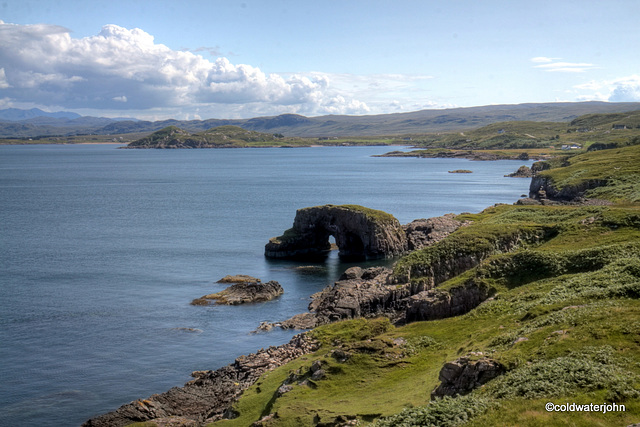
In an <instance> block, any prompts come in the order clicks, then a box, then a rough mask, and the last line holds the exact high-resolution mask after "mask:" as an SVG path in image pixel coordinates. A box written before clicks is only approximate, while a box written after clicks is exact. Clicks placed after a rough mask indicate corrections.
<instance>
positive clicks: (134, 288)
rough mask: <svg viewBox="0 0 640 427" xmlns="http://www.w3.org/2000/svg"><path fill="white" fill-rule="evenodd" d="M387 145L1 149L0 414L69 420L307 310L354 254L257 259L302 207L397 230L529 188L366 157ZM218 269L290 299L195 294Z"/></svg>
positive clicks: (511, 166) (227, 358)
mask: <svg viewBox="0 0 640 427" xmlns="http://www.w3.org/2000/svg"><path fill="white" fill-rule="evenodd" d="M389 150H390V149H389V148H384V147H358V148H355V147H354V148H344V147H341V148H301V149H229V150H123V149H118V146H114V145H76V146H65V145H61V146H51V145H49V146H0V244H1V245H0V263H1V264H0V269H1V270H0V378H1V379H2V381H0V425H2V426H5V425H6V426H9V425H16V426H17V425H20V426H36V425H37V426H67V425H68V426H74V425H79V424H81V423H82V422H83V421H85V420H86V419H88V418H90V417H92V416H94V415H97V414H100V413H103V412H106V411H109V410H113V409H116V408H117V407H118V406H120V405H122V404H124V403H127V402H129V401H132V400H134V399H136V398H142V397H147V396H149V395H151V394H153V393H159V392H163V391H165V390H167V389H169V388H171V387H173V386H180V385H182V384H183V383H184V382H186V381H187V380H189V374H190V373H191V371H194V370H202V369H216V368H218V367H220V366H223V365H225V364H228V363H230V362H232V361H233V359H234V358H235V357H237V356H239V355H240V354H246V353H251V352H254V351H256V350H258V349H260V348H261V347H266V346H269V345H277V344H281V343H284V342H286V341H288V340H289V339H290V337H291V336H292V335H293V334H294V333H295V332H285V331H273V332H270V333H262V334H251V331H252V330H254V329H255V328H256V327H257V326H258V325H259V324H260V322H261V321H277V320H284V319H286V318H288V317H290V316H292V315H294V314H296V313H301V312H304V311H306V307H307V304H308V302H309V296H310V295H311V294H313V293H314V292H317V291H318V290H320V289H322V288H323V287H325V286H326V285H327V284H329V283H332V282H333V281H334V280H335V279H336V278H337V277H338V276H339V275H340V274H341V273H342V271H343V270H344V269H345V268H347V267H348V266H349V265H353V264H343V263H340V262H339V260H338V259H337V256H336V255H335V253H333V254H332V255H331V256H330V257H329V259H328V260H327V261H326V262H324V263H321V264H318V265H317V267H319V268H316V269H313V270H311V271H310V270H308V269H307V270H305V269H295V267H298V266H302V265H306V264H307V263H296V262H291V261H269V260H267V259H265V258H264V256H263V251H264V245H265V243H266V242H267V241H268V239H269V237H272V236H276V235H279V234H280V233H281V232H282V231H284V230H285V229H287V228H289V227H290V226H291V225H292V223H293V218H294V216H295V211H296V209H298V208H301V207H307V206H316V205H322V204H327V203H332V204H347V203H348V204H360V205H364V206H367V207H370V208H374V209H381V210H384V211H386V212H389V213H391V214H393V215H395V216H396V218H398V219H399V220H400V222H402V223H408V222H410V221H411V220H413V219H416V218H428V217H432V216H438V215H442V214H445V213H448V212H455V213H460V212H478V211H480V210H482V209H484V208H485V207H487V206H489V205H492V204H494V203H499V202H501V203H513V202H514V201H516V200H517V199H518V198H519V197H520V195H521V194H523V193H527V191H528V185H529V180H527V179H516V178H505V177H503V175H505V174H506V173H510V172H512V171H514V170H516V169H517V168H518V167H519V166H521V165H522V164H524V163H530V162H522V161H500V162H472V161H467V160H460V159H416V158H377V157H371V156H372V155H373V154H381V153H384V152H387V151H389ZM452 169H470V170H473V173H472V174H449V173H448V172H447V171H449V170H452ZM227 274H249V275H252V276H255V277H259V278H261V279H262V280H263V281H266V280H277V281H279V282H280V283H281V284H282V286H283V287H284V289H285V293H284V295H283V296H282V297H280V298H279V299H277V300H275V301H271V302H267V303H263V304H256V305H246V306H234V307H225V306H213V307H201V306H191V305H190V304H189V303H190V301H191V300H192V299H194V298H197V297H200V296H202V295H204V294H208V293H212V292H216V291H219V290H221V289H224V287H225V286H224V285H220V284H217V283H215V282H216V281H217V280H218V279H220V278H221V277H223V276H225V275H227ZM188 328H191V329H188Z"/></svg>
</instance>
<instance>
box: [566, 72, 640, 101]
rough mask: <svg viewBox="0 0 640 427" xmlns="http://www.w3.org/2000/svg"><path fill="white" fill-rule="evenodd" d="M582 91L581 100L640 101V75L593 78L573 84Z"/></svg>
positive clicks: (579, 96) (578, 98) (579, 97)
mask: <svg viewBox="0 0 640 427" xmlns="http://www.w3.org/2000/svg"><path fill="white" fill-rule="evenodd" d="M573 88H574V89H576V90H577V91H578V92H588V93H580V94H579V95H578V96H577V100H579V101H587V100H596V101H610V102H640V75H637V74H634V75H631V76H626V77H620V78H617V79H613V80H602V81H595V80H592V81H590V82H587V83H583V84H579V85H575V86H573Z"/></svg>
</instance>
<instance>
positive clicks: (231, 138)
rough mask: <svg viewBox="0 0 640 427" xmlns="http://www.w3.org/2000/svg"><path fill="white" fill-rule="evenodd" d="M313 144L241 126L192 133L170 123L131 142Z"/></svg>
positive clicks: (214, 145)
mask: <svg viewBox="0 0 640 427" xmlns="http://www.w3.org/2000/svg"><path fill="white" fill-rule="evenodd" d="M288 145H309V142H308V141H305V140H302V139H300V138H285V137H284V136H282V135H280V134H268V133H262V132H256V131H250V130H246V129H243V128H240V127H238V126H231V125H225V126H218V127H215V128H212V129H209V130H206V131H204V132H198V133H193V134H192V133H190V132H188V131H186V130H184V129H180V128H178V127H176V126H167V127H165V128H163V129H161V130H159V131H157V132H154V133H152V134H151V135H149V136H146V137H144V138H141V139H139V140H137V141H134V142H132V143H131V144H129V145H128V147H129V148H232V147H281V146H288Z"/></svg>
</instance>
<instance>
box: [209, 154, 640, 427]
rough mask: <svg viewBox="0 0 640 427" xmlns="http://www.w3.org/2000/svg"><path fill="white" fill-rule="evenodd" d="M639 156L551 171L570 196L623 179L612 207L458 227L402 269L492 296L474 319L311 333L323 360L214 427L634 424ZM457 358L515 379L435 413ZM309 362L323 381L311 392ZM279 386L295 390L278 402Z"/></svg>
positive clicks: (505, 210)
mask: <svg viewBox="0 0 640 427" xmlns="http://www.w3.org/2000/svg"><path fill="white" fill-rule="evenodd" d="M638 148H639V147H629V148H622V149H615V150H608V151H598V152H592V153H587V154H583V155H580V156H576V157H572V158H569V159H566V158H565V159H561V160H554V161H552V162H550V164H549V167H553V168H551V169H549V170H548V171H546V172H545V174H549V175H548V176H553V177H554V179H558V182H565V181H566V182H568V183H569V184H567V185H573V184H571V183H572V182H573V181H572V179H577V178H579V177H590V178H589V179H591V178H592V177H597V178H598V179H600V178H601V177H602V176H601V175H603V174H605V172H606V171H608V170H610V169H612V166H614V167H617V168H619V169H618V170H619V171H621V172H619V175H614V177H613V178H612V177H611V176H609V175H607V180H606V183H610V185H608V186H605V187H601V189H600V190H599V191H600V193H598V192H597V191H596V193H598V194H605V193H606V194H609V195H610V196H611V199H613V200H616V201H618V202H619V203H618V204H617V205H610V206H604V205H600V206H544V205H537V206H519V205H497V206H494V207H491V208H488V209H486V210H484V211H483V212H480V213H477V214H463V215H460V216H459V219H461V220H466V221H470V222H471V223H470V224H469V225H467V226H465V227H462V228H460V229H458V230H457V231H456V232H455V233H453V234H451V235H450V236H448V237H447V238H446V239H445V240H443V241H441V242H439V243H437V244H435V245H433V246H431V247H428V248H425V249H422V250H420V251H416V252H413V253H411V254H409V255H407V256H405V257H403V258H401V259H400V260H399V261H398V262H397V263H396V265H395V267H394V276H395V278H396V279H397V281H398V282H399V283H404V282H406V281H408V280H411V281H412V282H423V283H429V281H432V282H433V283H432V285H433V286H436V289H439V290H441V291H442V292H447V291H451V290H453V289H454V288H455V289H458V290H464V288H465V287H468V286H470V285H474V286H481V287H483V288H484V289H486V290H487V295H491V296H492V297H491V298H489V299H488V300H486V301H485V302H484V303H482V304H480V305H479V306H477V307H476V308H475V309H472V310H471V311H469V312H467V313H466V314H464V315H461V316H457V317H450V318H445V319H440V320H433V321H425V322H415V323H411V324H408V325H405V326H401V327H393V326H392V325H391V324H390V323H389V321H388V320H387V319H384V318H378V319H356V320H350V321H345V322H340V323H335V324H331V325H326V326H322V327H319V328H316V329H315V330H313V331H312V332H311V334H312V335H313V336H314V337H315V338H316V339H318V340H319V341H320V342H321V344H322V345H321V348H320V350H318V351H317V352H315V353H313V354H310V355H307V356H305V357H302V358H300V359H298V360H296V361H294V362H291V363H289V364H287V365H285V366H282V367H280V368H278V369H276V370H275V371H272V372H270V373H268V374H266V375H264V376H263V377H262V378H261V379H260V380H259V381H258V383H256V384H255V385H254V386H252V387H251V388H250V389H249V390H247V392H245V394H244V395H243V397H242V398H241V399H240V400H239V401H238V403H237V404H236V405H235V407H234V410H235V411H236V413H237V414H238V418H235V419H231V420H224V421H220V422H218V423H214V425H225V426H244V425H250V424H251V423H253V422H254V421H257V420H259V419H261V418H263V417H265V416H267V415H271V417H270V418H269V419H265V420H264V421H263V424H262V425H265V426H294V425H296V426H297V425H317V424H319V423H343V424H344V423H346V422H352V423H359V425H365V424H367V423H373V425H374V426H378V427H382V426H397V425H400V426H424V425H438V426H458V425H465V426H486V425H520V426H542V425H576V426H590V425H629V424H632V423H634V422H637V420H638V417H639V416H640V399H639V398H640V321H639V320H638V319H640V205H639V204H638V203H637V200H638V199H637V198H634V197H635V196H634V194H636V193H634V192H629V191H627V187H625V186H621V185H618V184H617V183H616V180H625V182H631V183H633V185H634V186H635V187H636V188H638V185H637V181H634V180H637V179H638V174H639V173H640V171H637V170H635V169H634V168H633V165H634V164H635V165H637V164H640V162H638V159H637V158H636V157H634V156H636V155H637V154H634V153H636V151H634V150H638ZM616 156H620V157H616ZM625 158H627V159H629V161H628V164H627V163H624V162H623V161H622V159H625ZM611 162H613V164H611ZM636 169H637V168H636ZM579 170H580V171H582V173H581V174H580V175H579V176H578V177H575V176H574V174H576V173H577V171H579ZM554 174H555V175H554ZM596 190H598V189H596ZM594 191H595V190H594ZM461 356H465V357H469V358H471V359H472V360H478V359H481V358H484V357H489V358H491V359H493V360H495V361H497V362H498V363H500V364H501V365H502V366H504V367H505V368H506V373H505V374H504V375H502V376H499V377H498V378H496V379H494V380H492V381H490V382H489V383H487V384H485V385H484V386H482V387H480V388H477V389H475V390H474V391H472V392H471V393H470V394H467V395H464V396H457V397H445V398H441V399H435V400H432V399H431V397H430V393H431V391H432V390H434V389H435V388H436V386H437V385H438V384H439V379H438V376H439V373H440V370H441V368H442V366H443V364H444V363H445V362H448V361H453V360H456V359H457V358H459V357H461ZM314 362H315V363H319V364H320V365H321V366H322V369H323V370H324V371H325V372H326V374H325V375H324V376H323V377H321V378H319V379H315V380H313V379H312V378H311V376H310V375H311V373H310V372H311V371H310V367H311V365H312V364H314ZM283 384H286V385H288V389H287V390H286V392H279V391H278V390H279V388H280V387H281V386H282V385H283ZM547 402H552V403H555V404H566V403H575V404H590V403H593V404H598V405H601V404H603V403H609V404H611V403H616V404H622V405H625V411H624V412H622V411H618V412H613V411H609V412H604V411H602V410H593V411H587V412H547V411H546V410H545V404H546V403H547Z"/></svg>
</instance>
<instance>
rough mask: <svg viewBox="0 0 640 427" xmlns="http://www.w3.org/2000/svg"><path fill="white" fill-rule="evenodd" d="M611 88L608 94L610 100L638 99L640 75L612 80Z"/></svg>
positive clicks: (639, 98) (635, 100) (627, 100)
mask: <svg viewBox="0 0 640 427" xmlns="http://www.w3.org/2000/svg"><path fill="white" fill-rule="evenodd" d="M611 85H612V86H613V90H612V92H611V95H610V96H609V101H612V102H637V101H640V75H633V76H629V77H623V78H620V79H616V80H613V81H612V82H611Z"/></svg>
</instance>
